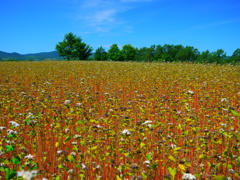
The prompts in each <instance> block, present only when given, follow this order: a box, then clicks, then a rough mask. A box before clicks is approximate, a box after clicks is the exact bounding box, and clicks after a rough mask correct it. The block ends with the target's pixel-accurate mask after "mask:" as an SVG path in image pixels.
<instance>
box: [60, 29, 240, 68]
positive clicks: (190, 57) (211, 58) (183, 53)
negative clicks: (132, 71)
mask: <svg viewBox="0 0 240 180" xmlns="http://www.w3.org/2000/svg"><path fill="white" fill-rule="evenodd" d="M56 49H57V50H58V52H59V54H60V56H62V57H64V58H66V59H68V60H70V59H79V60H86V59H89V57H90V55H92V50H93V49H92V48H91V47H90V46H89V45H87V44H85V43H83V42H82V39H81V38H79V37H76V36H75V35H74V34H73V33H68V34H66V35H65V38H64V40H63V42H59V43H58V44H57V45H56ZM90 59H93V60H100V61H103V60H111V61H142V62H153V61H157V62H173V61H181V62H186V61H187V62H198V63H218V64H224V63H234V64H235V63H239V62H240V49H236V50H235V51H234V53H233V54H232V56H230V57H227V56H226V53H225V52H224V50H222V49H218V50H217V51H215V52H209V51H208V50H206V51H203V52H201V53H200V52H199V51H198V49H196V48H195V47H192V46H183V45H169V44H165V45H163V46H162V45H152V46H150V47H142V48H135V47H133V46H132V45H130V44H127V45H124V46H123V47H122V49H121V50H120V49H119V47H118V45H117V44H113V45H112V46H111V47H110V49H109V50H108V52H106V51H105V50H104V48H103V47H102V46H101V47H99V48H98V49H96V51H95V53H94V57H91V58H90Z"/></svg>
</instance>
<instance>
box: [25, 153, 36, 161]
mask: <svg viewBox="0 0 240 180" xmlns="http://www.w3.org/2000/svg"><path fill="white" fill-rule="evenodd" d="M24 158H26V159H30V160H31V159H33V158H34V156H33V155H31V154H29V155H27V156H25V157H24Z"/></svg>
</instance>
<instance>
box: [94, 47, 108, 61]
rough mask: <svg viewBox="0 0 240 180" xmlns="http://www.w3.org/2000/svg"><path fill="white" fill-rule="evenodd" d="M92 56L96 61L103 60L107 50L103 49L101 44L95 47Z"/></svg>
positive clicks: (105, 58)
mask: <svg viewBox="0 0 240 180" xmlns="http://www.w3.org/2000/svg"><path fill="white" fill-rule="evenodd" d="M94 58H95V60H98V61H104V60H107V59H108V55H107V52H106V51H105V50H104V49H103V47H102V46H101V47H99V48H97V50H96V52H95V54H94Z"/></svg>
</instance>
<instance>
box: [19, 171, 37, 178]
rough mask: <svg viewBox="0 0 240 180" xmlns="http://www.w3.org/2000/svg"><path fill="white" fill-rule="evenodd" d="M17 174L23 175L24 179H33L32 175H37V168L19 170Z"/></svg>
mask: <svg viewBox="0 0 240 180" xmlns="http://www.w3.org/2000/svg"><path fill="white" fill-rule="evenodd" d="M17 176H18V177H22V178H23V180H31V178H32V177H35V176H37V171H36V170H32V171H24V170H22V171H18V172H17Z"/></svg>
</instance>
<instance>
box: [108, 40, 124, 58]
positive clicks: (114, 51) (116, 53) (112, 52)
mask: <svg viewBox="0 0 240 180" xmlns="http://www.w3.org/2000/svg"><path fill="white" fill-rule="evenodd" d="M108 58H109V59H111V60H113V61H122V60H123V57H122V53H121V51H120V49H119V48H118V45H117V44H113V45H112V46H111V47H110V49H109V50H108Z"/></svg>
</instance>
